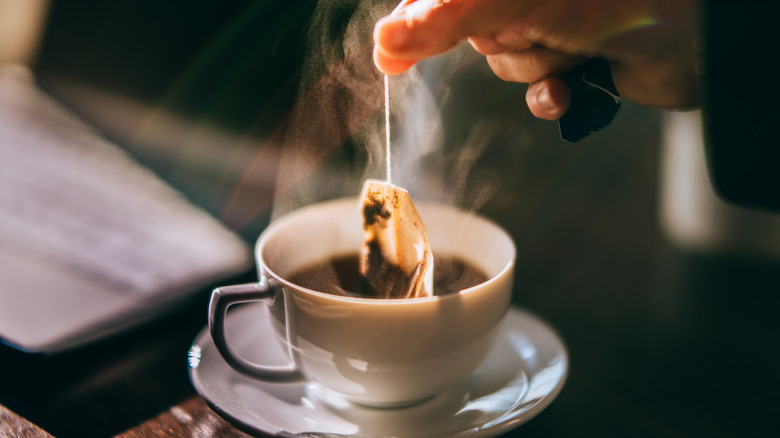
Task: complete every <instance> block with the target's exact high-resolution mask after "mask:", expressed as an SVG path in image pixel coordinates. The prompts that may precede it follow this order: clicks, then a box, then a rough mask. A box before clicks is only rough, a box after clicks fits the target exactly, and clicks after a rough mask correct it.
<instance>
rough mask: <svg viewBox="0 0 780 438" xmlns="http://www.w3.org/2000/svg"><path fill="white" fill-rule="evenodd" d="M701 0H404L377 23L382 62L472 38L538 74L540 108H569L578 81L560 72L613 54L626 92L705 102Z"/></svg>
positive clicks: (536, 103)
mask: <svg viewBox="0 0 780 438" xmlns="http://www.w3.org/2000/svg"><path fill="white" fill-rule="evenodd" d="M697 26H698V0H591V1H587V2H585V1H582V0H404V1H402V2H401V4H399V5H398V7H397V8H396V9H395V10H394V11H393V12H392V13H391V14H390V15H389V16H387V17H385V18H383V19H381V20H379V21H378V22H377V24H376V27H375V28H374V43H375V45H374V62H375V64H376V66H377V67H378V68H379V70H381V71H382V72H384V73H386V74H391V75H393V74H399V73H401V72H403V71H405V70H406V69H408V68H409V67H411V66H412V65H414V63H415V62H417V61H418V60H420V59H423V58H427V57H431V56H434V55H437V54H440V53H443V52H445V51H447V50H449V49H450V48H452V47H454V46H455V45H457V44H458V43H460V42H461V41H463V40H464V39H468V41H469V42H470V43H471V45H472V46H473V47H474V48H475V49H476V50H477V51H478V52H480V53H482V54H484V55H486V57H487V61H488V64H489V65H490V67H491V69H492V70H493V72H494V73H495V74H496V75H497V76H498V77H499V78H501V79H503V80H506V81H514V82H524V83H529V84H530V85H529V87H528V92H527V93H526V101H527V103H528V106H529V108H530V109H531V112H532V113H533V114H534V115H536V116H537V117H540V118H543V119H549V120H555V119H558V118H560V117H561V116H562V115H563V114H564V113H565V112H566V110H567V109H568V106H569V98H570V95H569V90H568V88H567V86H566V85H565V83H564V82H563V81H561V80H560V79H559V78H558V76H559V75H560V74H562V73H564V72H565V71H567V70H569V69H571V68H573V67H575V66H577V65H579V64H581V63H583V62H585V61H587V60H588V59H589V58H591V57H604V58H606V59H608V60H609V61H610V65H611V69H612V76H613V79H614V82H615V86H616V88H617V89H618V91H619V92H620V94H621V95H622V96H623V97H625V98H626V99H629V100H632V101H635V102H637V103H640V104H644V105H648V106H653V107H659V108H681V107H688V106H693V105H695V104H696V101H697V96H696V89H697V85H696V72H695V64H696V54H695V51H694V48H693V38H694V36H695V32H696V28H697Z"/></svg>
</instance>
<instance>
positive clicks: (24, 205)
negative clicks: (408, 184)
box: [0, 65, 253, 353]
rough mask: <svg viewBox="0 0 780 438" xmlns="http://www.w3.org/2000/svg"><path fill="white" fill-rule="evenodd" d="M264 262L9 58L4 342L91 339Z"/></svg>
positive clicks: (3, 135)
mask: <svg viewBox="0 0 780 438" xmlns="http://www.w3.org/2000/svg"><path fill="white" fill-rule="evenodd" d="M252 264H253V262H252V255H251V249H250V248H249V247H248V245H247V244H246V243H245V242H244V241H243V240H242V239H241V238H240V237H239V236H237V235H236V234H235V233H234V232H232V231H231V230H229V229H227V228H226V227H225V226H224V225H223V224H221V223H220V222H219V221H217V220H216V219H215V218H213V217H212V216H210V215H209V214H208V213H207V212H205V211H204V210H202V209H201V208H198V207H197V206H195V205H193V204H192V203H190V202H189V201H188V200H187V199H186V198H185V197H184V196H183V195H182V194H181V193H180V192H178V191H177V190H175V189H174V188H172V187H171V186H169V185H168V184H166V183H165V182H164V181H163V180H161V179H160V178H159V177H157V176H156V175H155V174H154V173H153V172H152V171H150V170H149V169H147V168H145V167H144V166H142V165H141V164H139V163H138V162H137V161H136V160H134V159H133V158H132V157H131V156H129V155H128V154H127V153H126V152H125V151H124V150H123V149H122V148H121V147H119V146H118V145H117V144H115V143H113V142H112V141H110V140H108V139H107V138H105V137H104V136H103V135H101V133H100V132H99V131H98V130H97V129H95V128H94V127H92V126H90V125H89V124H88V123H86V122H84V121H83V120H81V119H79V117H77V116H76V115H75V114H73V113H72V112H70V111H69V110H68V109H67V108H66V107H64V106H63V105H61V104H60V103H59V102H58V101H57V100H55V99H54V98H52V97H51V96H50V95H48V94H47V93H46V92H45V91H43V90H42V89H41V88H40V87H39V86H38V85H37V84H36V78H35V76H34V74H33V73H32V72H31V71H30V70H29V69H27V68H26V67H23V66H20V65H8V66H5V67H2V68H0V342H2V343H5V344H7V345H10V346H12V347H14V348H17V349H20V350H23V351H26V352H36V353H56V352H61V351H65V350H68V349H72V348H75V347H78V346H82V345H86V344H88V343H90V342H93V341H96V340H98V339H103V338H105V337H106V336H109V335H112V334H115V333H117V332H120V331H122V330H126V329H128V328H130V327H133V326H136V325H138V324H140V323H142V322H144V321H146V320H148V319H150V318H153V317H155V316H157V315H159V314H160V313H162V312H164V311H166V310H169V309H171V308H172V307H174V306H176V305H177V304H178V303H181V302H182V301H183V300H187V299H188V298H192V296H193V295H194V294H197V293H198V292H203V289H204V287H207V286H208V285H212V284H215V283H216V282H218V281H219V280H222V279H227V278H231V277H233V276H235V275H237V274H240V273H244V272H248V271H249V270H250V269H251V266H252ZM204 311H205V310H204Z"/></svg>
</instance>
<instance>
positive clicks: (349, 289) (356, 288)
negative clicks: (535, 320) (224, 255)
mask: <svg viewBox="0 0 780 438" xmlns="http://www.w3.org/2000/svg"><path fill="white" fill-rule="evenodd" d="M434 264H435V266H436V269H435V270H434V272H433V285H434V295H444V294H448V293H453V292H458V291H461V290H463V289H466V288H469V287H473V286H476V285H478V284H480V283H483V282H485V281H487V280H488V276H487V274H485V273H484V272H483V271H482V270H481V269H479V268H477V267H476V266H474V265H472V264H471V263H468V262H465V261H463V260H461V259H459V258H454V257H450V256H443V255H435V254H434ZM289 280H290V281H291V282H293V283H295V284H297V285H299V286H303V287H305V288H308V289H312V290H316V291H320V292H326V293H331V294H335V295H343V296H352V297H365V298H381V295H380V294H378V293H377V292H376V291H375V290H373V289H372V288H371V286H370V285H369V284H368V283H367V282H366V281H365V280H364V278H363V276H362V275H361V274H360V257H359V256H358V254H357V253H355V254H350V255H345V256H340V257H334V258H331V259H329V260H325V261H321V262H319V263H315V264H312V265H310V266H305V267H303V268H301V269H299V270H298V271H296V272H294V273H293V274H292V275H290V276H289Z"/></svg>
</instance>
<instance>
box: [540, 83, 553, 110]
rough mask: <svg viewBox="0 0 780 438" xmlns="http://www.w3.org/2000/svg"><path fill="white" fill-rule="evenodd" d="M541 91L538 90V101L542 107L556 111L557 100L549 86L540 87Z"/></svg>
mask: <svg viewBox="0 0 780 438" xmlns="http://www.w3.org/2000/svg"><path fill="white" fill-rule="evenodd" d="M539 88H540V89H539V91H537V92H536V102H537V103H538V104H539V106H541V107H542V108H544V109H546V110H548V111H554V110H555V109H556V106H555V102H554V101H553V98H552V95H551V94H550V89H549V88H547V87H539Z"/></svg>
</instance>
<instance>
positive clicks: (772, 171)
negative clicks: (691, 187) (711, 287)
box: [701, 0, 780, 211]
mask: <svg viewBox="0 0 780 438" xmlns="http://www.w3.org/2000/svg"><path fill="white" fill-rule="evenodd" d="M701 3H702V8H703V9H702V11H703V16H702V31H703V36H704V41H703V43H704V44H703V53H702V61H703V63H702V102H703V106H702V110H703V114H704V129H705V139H706V141H705V143H706V154H707V160H708V164H709V168H710V178H711V181H712V184H713V187H714V188H715V191H716V192H717V193H718V194H719V195H720V196H721V197H722V198H723V199H724V200H726V201H728V202H731V203H734V204H739V205H743V206H748V207H756V208H762V209H769V210H775V211H780V38H778V35H780V6H779V4H780V2H777V1H757V0H742V1H733V0H702V2H701Z"/></svg>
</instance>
